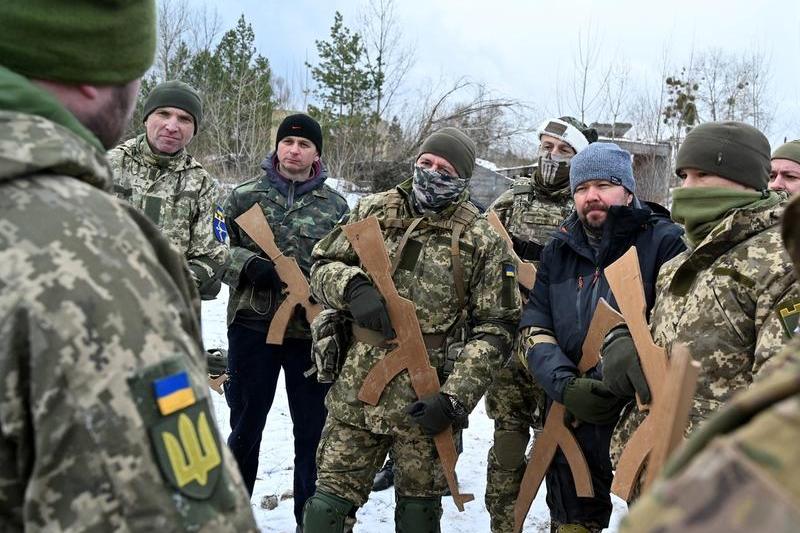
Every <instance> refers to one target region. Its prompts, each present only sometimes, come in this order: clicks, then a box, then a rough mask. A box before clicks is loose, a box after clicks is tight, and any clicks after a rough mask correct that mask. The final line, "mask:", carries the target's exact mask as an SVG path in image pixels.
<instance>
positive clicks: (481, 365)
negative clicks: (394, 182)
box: [311, 180, 520, 436]
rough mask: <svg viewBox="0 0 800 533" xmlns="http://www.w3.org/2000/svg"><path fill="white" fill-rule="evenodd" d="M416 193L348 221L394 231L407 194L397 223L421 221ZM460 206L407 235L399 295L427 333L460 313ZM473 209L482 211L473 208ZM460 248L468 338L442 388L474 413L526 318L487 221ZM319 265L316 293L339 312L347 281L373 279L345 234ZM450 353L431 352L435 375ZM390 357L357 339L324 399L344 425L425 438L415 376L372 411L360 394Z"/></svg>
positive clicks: (403, 378)
mask: <svg viewBox="0 0 800 533" xmlns="http://www.w3.org/2000/svg"><path fill="white" fill-rule="evenodd" d="M409 190H410V180H408V181H406V182H404V183H402V184H401V185H399V186H398V187H397V189H396V190H392V191H387V192H383V193H378V194H374V195H372V196H368V197H365V198H362V199H361V201H360V202H359V204H358V205H357V206H356V207H355V209H354V211H353V212H351V214H350V217H349V220H350V221H353V222H354V221H358V220H361V219H364V218H366V217H368V216H370V215H374V216H376V217H377V218H378V220H379V221H380V222H381V224H382V226H383V227H386V225H387V224H390V225H392V224H391V223H390V222H389V219H390V217H389V214H390V213H388V209H387V206H388V205H389V204H390V203H391V202H393V201H394V200H396V199H397V195H398V194H400V195H402V196H401V202H399V204H400V206H399V211H398V216H399V219H393V222H395V223H401V222H403V221H406V222H408V221H409V220H410V219H412V218H413V217H414V216H415V215H414V214H412V210H411V207H410V206H409V203H408V191H409ZM393 199H394V200H393ZM462 201H466V200H462ZM459 205H460V204H456V205H454V206H452V207H449V208H447V209H446V210H445V211H443V212H442V213H440V214H438V215H436V216H434V217H430V218H425V219H423V223H420V224H419V225H418V226H417V227H416V229H415V230H414V231H413V232H412V233H411V234H410V235H409V239H408V243H407V244H406V246H405V247H404V248H403V251H402V254H401V257H400V261H399V263H398V268H397V270H396V271H395V273H394V276H393V279H394V283H395V286H396V287H397V290H398V292H399V293H400V295H401V296H402V297H404V298H408V299H409V300H411V301H413V302H414V304H415V305H416V308H417V319H418V320H419V325H420V328H421V329H422V333H423V334H424V335H426V336H428V335H430V336H433V335H439V336H444V335H446V334H447V333H448V332H449V331H451V328H453V326H454V325H455V324H457V323H458V322H459V320H460V318H461V315H462V313H461V311H462V305H461V302H460V301H459V298H458V295H457V293H456V288H455V284H454V279H453V271H452V263H451V257H450V239H451V236H452V226H453V217H454V216H455V214H456V213H457V211H458V206H459ZM470 206H471V204H470ZM471 209H475V210H476V209H477V208H475V207H474V206H471ZM397 225H398V224H394V226H395V227H392V228H388V229H385V230H384V237H385V244H386V249H387V251H388V253H389V256H390V258H392V257H394V254H395V252H396V250H397V248H398V245H399V243H400V240H401V238H402V237H403V234H404V232H405V230H404V229H403V228H402V224H401V227H397ZM459 250H460V257H461V263H462V266H463V270H464V273H463V274H464V288H465V298H466V315H467V320H468V324H469V326H470V331H469V333H468V336H467V338H466V344H465V346H464V349H463V351H462V352H461V355H460V357H459V358H458V360H457V361H456V362H455V365H454V369H453V371H452V374H450V376H449V377H448V379H447V381H446V382H445V383H444V385H443V386H442V391H443V392H445V393H447V394H451V395H453V396H455V397H456V398H457V399H458V400H459V401H460V402H461V403H462V404H463V405H464V406H465V407H466V408H467V410H468V411H471V410H472V409H473V408H474V407H475V405H476V404H477V403H478V400H479V399H480V398H481V396H483V393H484V392H485V390H486V388H487V386H488V385H489V383H490V381H491V378H492V375H493V373H494V372H496V371H497V369H499V368H500V365H501V364H502V362H503V359H504V355H505V354H507V353H508V347H509V346H510V345H511V337H512V331H513V330H514V328H515V327H516V323H517V320H518V319H519V308H520V300H519V291H518V290H517V282H516V276H515V272H514V267H513V263H512V262H511V257H510V255H509V252H508V248H507V246H506V244H505V242H503V240H502V239H501V238H500V237H499V236H498V235H497V233H496V232H495V231H494V230H493V229H492V228H491V226H490V225H489V223H488V222H487V221H486V220H485V219H484V218H480V217H477V216H476V217H475V218H474V219H473V222H472V223H471V224H470V225H469V226H468V227H466V229H464V231H463V232H462V234H461V238H460V242H459ZM312 258H313V259H314V261H315V263H314V267H313V268H312V270H311V289H312V291H313V294H314V295H315V296H316V297H317V298H318V299H319V300H320V301H322V302H323V303H324V304H325V305H327V306H329V307H331V308H334V309H342V310H346V309H347V302H346V301H345V298H344V293H345V289H346V287H347V284H348V283H349V282H350V281H351V280H352V279H353V278H354V277H356V276H363V275H365V273H364V271H363V270H362V269H361V268H359V266H358V265H359V261H358V257H357V256H356V254H355V252H354V251H353V248H352V247H351V246H350V243H349V241H348V240H347V238H346V237H345V235H344V233H343V232H342V231H341V229H340V228H339V227H337V228H336V229H334V231H333V232H331V234H330V235H328V236H327V237H325V238H324V239H323V240H322V241H320V243H319V244H318V245H317V246H316V247H315V248H314V253H313V257H312ZM445 349H446V347H444V346H437V347H430V348H429V350H428V357H429V358H430V362H431V365H432V366H433V367H434V368H437V369H441V367H442V365H443V364H444V352H445ZM386 353H387V351H386V350H384V349H380V348H376V347H373V346H371V345H369V344H365V343H363V342H359V341H354V342H353V344H352V345H351V346H350V349H349V351H348V354H347V359H346V361H345V363H344V367H343V368H342V371H341V374H340V375H339V378H338V380H337V381H336V382H335V383H334V384H333V387H332V388H331V391H330V393H329V394H328V396H327V398H326V404H327V406H328V410H329V412H330V414H331V415H332V416H334V417H336V418H337V419H338V420H341V421H343V422H345V423H347V424H351V425H354V426H357V427H361V428H366V429H369V430H370V431H373V432H376V433H382V434H389V433H393V432H394V433H399V432H404V433H406V434H409V435H413V436H420V435H421V434H422V433H421V430H420V429H419V428H418V427H417V426H413V427H412V424H411V422H410V419H409V418H408V415H406V413H405V408H406V407H407V406H408V405H409V404H410V403H412V402H413V401H415V400H416V399H417V397H416V395H415V394H414V391H413V389H412V388H411V381H410V378H409V375H408V372H405V371H404V372H401V373H400V374H399V375H397V377H395V378H394V379H393V380H392V381H391V382H390V383H389V385H388V386H387V387H386V389H385V390H384V392H383V395H382V396H381V399H380V402H379V403H378V405H377V406H374V407H373V406H370V405H366V404H364V403H362V402H361V401H360V400H358V398H357V397H356V396H357V394H358V391H359V388H360V387H361V384H362V382H363V381H364V378H365V377H366V375H367V373H368V372H369V371H370V369H371V368H372V366H373V365H374V364H375V363H376V362H377V361H378V360H379V359H380V358H381V357H383V356H384V355H386Z"/></svg>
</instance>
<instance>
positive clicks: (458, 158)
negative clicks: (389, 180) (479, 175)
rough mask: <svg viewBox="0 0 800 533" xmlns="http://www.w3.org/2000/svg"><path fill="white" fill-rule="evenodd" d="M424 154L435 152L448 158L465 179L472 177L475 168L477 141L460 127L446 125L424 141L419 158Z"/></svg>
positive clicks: (459, 174)
mask: <svg viewBox="0 0 800 533" xmlns="http://www.w3.org/2000/svg"><path fill="white" fill-rule="evenodd" d="M422 154H434V155H438V156H439V157H443V158H445V159H447V162H448V163H450V164H451V165H453V168H454V169H456V172H458V176H459V177H460V178H463V179H466V180H468V179H470V178H471V177H472V171H473V170H474V169H475V142H474V141H473V140H472V139H470V138H469V137H467V135H466V134H465V133H464V132H463V131H461V130H460V129H458V128H453V127H450V126H448V127H446V128H442V129H440V130H439V131H436V132H434V133H432V134H431V135H429V136H428V138H427V139H425V141H424V142H423V143H422V146H420V148H419V153H418V154H417V159H419V156H421V155H422Z"/></svg>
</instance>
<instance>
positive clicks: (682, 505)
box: [620, 337, 800, 533]
mask: <svg viewBox="0 0 800 533" xmlns="http://www.w3.org/2000/svg"><path fill="white" fill-rule="evenodd" d="M787 348H788V349H789V350H791V352H792V353H793V354H794V357H791V358H786V360H787V364H786V365H784V366H782V367H781V368H780V369H779V370H778V371H776V372H775V373H774V374H771V375H770V376H769V377H768V378H766V379H765V380H764V381H762V382H760V383H757V384H755V385H753V386H752V387H751V388H750V389H748V390H747V391H743V392H741V393H739V394H738V395H736V396H735V397H734V399H733V400H732V401H731V402H730V403H729V404H727V405H725V407H723V408H722V410H721V411H720V412H719V413H716V414H715V415H714V416H713V417H712V418H710V419H709V420H708V422H707V423H706V424H705V425H704V426H703V427H702V428H700V429H699V430H698V431H697V432H695V433H694V434H693V435H692V438H691V439H690V440H689V441H688V442H687V443H686V444H684V446H683V447H682V448H680V449H679V450H678V452H676V454H675V456H674V457H673V458H672V459H671V460H670V462H669V463H668V464H667V466H666V468H665V474H666V475H665V477H664V478H662V479H661V480H659V481H658V482H656V484H655V485H654V486H653V489H652V490H651V491H649V492H647V493H646V494H645V495H644V496H643V497H642V498H641V499H640V500H639V501H638V502H637V503H636V504H635V505H634V506H633V507H632V508H631V511H630V514H629V515H628V516H627V517H626V518H625V519H624V520H623V522H622V527H621V528H620V531H621V532H631V533H632V532H636V533H646V532H656V531H658V532H659V533H670V532H675V533H678V532H685V531H742V532H744V531H772V532H786V533H789V532H793V531H796V530H797V524H798V523H800V476H799V475H798V473H799V472H800V454H798V453H797V442H798V440H800V386H799V385H798V384H800V379H798V378H800V362H799V361H800V359H798V358H797V357H796V355H797V354H798V352H799V351H800V339H799V338H797V337H795V338H793V339H792V340H791V341H790V342H789V344H788V345H787Z"/></svg>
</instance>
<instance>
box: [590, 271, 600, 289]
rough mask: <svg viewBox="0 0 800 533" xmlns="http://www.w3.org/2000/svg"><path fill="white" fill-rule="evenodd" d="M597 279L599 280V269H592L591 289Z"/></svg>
mask: <svg viewBox="0 0 800 533" xmlns="http://www.w3.org/2000/svg"><path fill="white" fill-rule="evenodd" d="M598 279H600V267H599V266H598V267H595V268H594V274H592V286H593V287H594V285H595V283H597V280H598Z"/></svg>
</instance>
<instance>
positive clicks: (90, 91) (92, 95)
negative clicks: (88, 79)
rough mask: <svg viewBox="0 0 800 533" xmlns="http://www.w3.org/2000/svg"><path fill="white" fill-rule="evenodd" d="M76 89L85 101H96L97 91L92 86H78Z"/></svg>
mask: <svg viewBox="0 0 800 533" xmlns="http://www.w3.org/2000/svg"><path fill="white" fill-rule="evenodd" d="M77 87H78V91H80V93H81V95H83V97H84V98H86V99H87V100H97V96H98V94H99V91H98V90H97V87H95V86H94V85H78V86H77Z"/></svg>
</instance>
